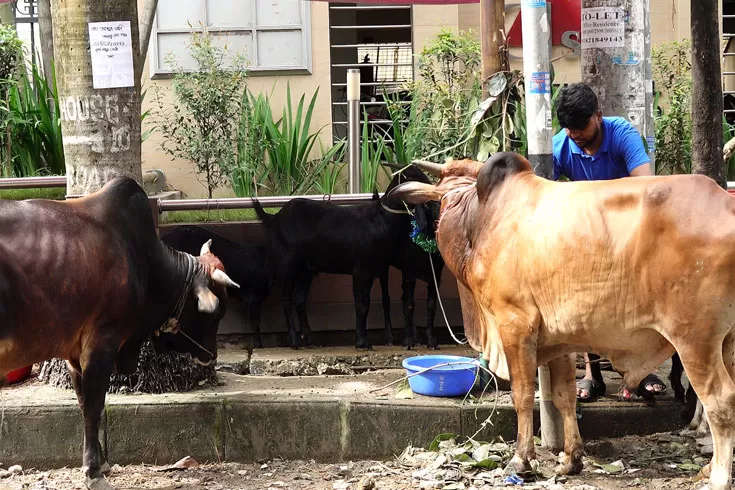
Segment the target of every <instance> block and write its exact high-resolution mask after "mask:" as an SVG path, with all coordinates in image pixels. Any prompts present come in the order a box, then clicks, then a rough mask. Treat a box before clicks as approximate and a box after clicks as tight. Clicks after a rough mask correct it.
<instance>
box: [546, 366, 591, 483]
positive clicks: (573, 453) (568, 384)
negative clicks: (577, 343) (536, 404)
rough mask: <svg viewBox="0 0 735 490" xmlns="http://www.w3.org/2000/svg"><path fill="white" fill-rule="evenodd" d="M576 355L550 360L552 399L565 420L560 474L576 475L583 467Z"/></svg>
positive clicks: (558, 469)
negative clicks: (576, 382) (578, 412)
mask: <svg viewBox="0 0 735 490" xmlns="http://www.w3.org/2000/svg"><path fill="white" fill-rule="evenodd" d="M575 357H576V354H572V355H567V356H562V357H559V358H557V359H554V360H552V361H549V372H550V374H551V392H552V397H553V399H552V400H553V402H554V406H555V407H556V408H557V410H559V413H560V414H561V417H562V420H563V422H564V456H563V457H562V460H561V466H560V467H559V468H557V470H556V472H557V473H558V474H560V475H576V474H577V473H579V472H580V471H582V467H583V464H582V455H583V454H584V445H583V444H582V437H581V436H580V435H579V426H578V425H577V413H576V408H577V389H576V385H575V378H576V377H575V374H576V367H575Z"/></svg>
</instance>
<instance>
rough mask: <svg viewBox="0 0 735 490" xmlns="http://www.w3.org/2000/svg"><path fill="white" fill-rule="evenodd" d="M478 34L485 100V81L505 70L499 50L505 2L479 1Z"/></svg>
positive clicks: (503, 26) (501, 0)
mask: <svg viewBox="0 0 735 490" xmlns="http://www.w3.org/2000/svg"><path fill="white" fill-rule="evenodd" d="M480 18H481V19H482V21H481V22H482V29H481V32H480V36H481V37H480V39H481V47H482V98H483V99H485V98H487V95H488V94H487V88H486V87H487V81H488V79H489V78H490V77H491V76H493V75H494V74H495V73H497V72H499V71H502V70H505V69H506V68H507V67H505V66H503V57H502V56H501V53H500V49H501V47H502V46H503V43H504V38H503V32H504V31H505V0H480Z"/></svg>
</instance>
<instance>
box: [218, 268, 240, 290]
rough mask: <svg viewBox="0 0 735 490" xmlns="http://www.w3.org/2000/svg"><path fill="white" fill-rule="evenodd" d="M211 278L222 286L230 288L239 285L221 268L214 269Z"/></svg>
mask: <svg viewBox="0 0 735 490" xmlns="http://www.w3.org/2000/svg"><path fill="white" fill-rule="evenodd" d="M212 280H213V281H214V282H216V283H217V284H222V285H223V286H229V287H231V288H238V289H239V288H240V285H239V284H238V283H236V282H235V281H233V280H232V279H230V276H228V275H227V274H225V272H224V271H223V270H221V269H215V270H214V272H212Z"/></svg>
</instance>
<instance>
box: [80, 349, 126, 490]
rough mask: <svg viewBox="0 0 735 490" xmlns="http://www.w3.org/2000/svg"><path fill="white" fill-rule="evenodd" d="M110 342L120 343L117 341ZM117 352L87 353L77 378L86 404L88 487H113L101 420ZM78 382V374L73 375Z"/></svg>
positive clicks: (85, 470) (83, 411)
mask: <svg viewBox="0 0 735 490" xmlns="http://www.w3.org/2000/svg"><path fill="white" fill-rule="evenodd" d="M108 344H109V345H113V346H114V345H117V344H116V343H115V342H114V341H111V342H108ZM115 354H116V353H115V352H114V351H113V350H112V349H111V348H109V347H105V348H98V349H96V350H93V351H92V352H89V353H86V354H83V358H82V359H81V363H80V364H81V368H82V373H81V379H78V378H77V380H76V385H75V391H76V390H78V393H79V392H81V396H79V395H77V397H78V399H79V400H80V404H81V406H82V416H83V417H84V457H83V466H84V473H85V476H86V484H87V487H89V488H92V489H95V490H98V489H112V488H114V487H113V486H112V485H110V484H109V483H107V482H106V480H105V479H104V477H103V476H102V470H103V469H104V468H103V465H104V459H103V456H102V446H101V445H100V441H99V429H100V419H101V418H102V410H104V408H105V395H106V393H107V388H108V387H109V384H110V375H111V374H112V367H113V365H114V362H115ZM72 382H73V383H74V376H72Z"/></svg>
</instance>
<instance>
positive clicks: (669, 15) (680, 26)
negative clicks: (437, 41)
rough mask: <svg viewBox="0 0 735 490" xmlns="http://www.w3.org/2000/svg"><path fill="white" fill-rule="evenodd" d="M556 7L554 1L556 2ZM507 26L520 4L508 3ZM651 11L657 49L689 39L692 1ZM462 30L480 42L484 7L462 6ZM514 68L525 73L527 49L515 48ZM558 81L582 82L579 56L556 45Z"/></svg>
mask: <svg viewBox="0 0 735 490" xmlns="http://www.w3.org/2000/svg"><path fill="white" fill-rule="evenodd" d="M552 5H553V2H552ZM505 6H506V13H505V26H506V32H508V31H509V30H510V27H511V26H512V25H513V23H514V22H515V20H516V17H517V16H518V15H520V12H521V10H520V1H518V0H506V2H505ZM650 8H651V42H652V45H653V46H654V47H656V46H659V45H661V44H663V43H666V42H670V41H676V40H679V39H684V38H689V32H690V17H689V2H688V1H686V0H650ZM458 18H459V29H460V30H464V31H468V30H470V29H471V30H472V31H474V32H475V33H476V35H477V36H478V39H479V35H480V20H481V17H480V4H479V3H476V4H464V5H460V6H459V15H458ZM510 55H511V69H513V70H523V59H522V56H523V48H520V47H517V48H511V49H510ZM552 58H553V59H554V60H555V61H554V74H555V78H554V82H555V83H574V82H578V81H579V79H580V66H579V57H578V56H574V55H573V53H572V50H571V49H569V48H566V47H564V46H553V48H552Z"/></svg>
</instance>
